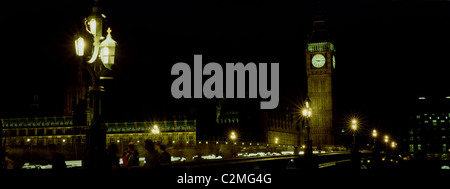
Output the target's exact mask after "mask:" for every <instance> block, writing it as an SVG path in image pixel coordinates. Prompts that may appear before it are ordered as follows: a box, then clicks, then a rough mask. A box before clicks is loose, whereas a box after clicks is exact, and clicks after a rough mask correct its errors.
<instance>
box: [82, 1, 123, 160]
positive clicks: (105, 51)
mask: <svg viewBox="0 0 450 189" xmlns="http://www.w3.org/2000/svg"><path fill="white" fill-rule="evenodd" d="M104 18H106V16H105V15H103V14H101V13H100V8H99V7H98V0H96V2H95V6H94V7H93V8H92V14H91V15H90V16H89V17H88V18H87V19H86V21H85V23H84V24H85V26H86V31H87V32H88V33H89V34H91V35H89V37H92V38H93V44H92V45H93V47H92V53H91V57H90V59H89V60H88V61H85V60H84V55H85V53H84V49H85V42H84V39H83V38H82V37H78V38H77V39H75V50H76V54H77V55H78V56H79V57H80V59H81V63H80V66H81V67H82V68H84V69H86V70H87V71H88V72H89V76H90V77H91V80H92V86H90V87H89V93H90V95H91V100H92V110H93V112H92V120H91V125H90V127H89V129H88V132H87V135H86V138H87V159H85V161H86V163H87V167H88V168H92V169H99V168H100V169H101V168H106V161H105V160H106V159H105V157H106V130H107V128H106V126H105V124H104V123H103V121H102V119H101V95H102V93H103V92H104V90H103V86H101V84H100V80H101V76H103V75H105V74H106V73H107V72H108V71H109V70H111V67H112V65H113V64H114V56H115V48H116V46H117V43H116V42H115V41H114V40H113V39H112V37H111V29H110V28H108V30H107V32H108V35H107V36H106V38H104V37H103V36H102V30H103V27H102V23H103V19H104ZM101 40H103V41H101Z"/></svg>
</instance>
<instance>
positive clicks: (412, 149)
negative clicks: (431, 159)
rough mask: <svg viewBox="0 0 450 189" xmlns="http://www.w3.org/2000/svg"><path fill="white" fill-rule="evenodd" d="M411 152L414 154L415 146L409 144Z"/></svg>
mask: <svg viewBox="0 0 450 189" xmlns="http://www.w3.org/2000/svg"><path fill="white" fill-rule="evenodd" d="M409 152H414V144H409Z"/></svg>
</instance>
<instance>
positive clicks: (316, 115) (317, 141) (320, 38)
mask: <svg viewBox="0 0 450 189" xmlns="http://www.w3.org/2000/svg"><path fill="white" fill-rule="evenodd" d="M305 53H306V77H307V84H308V94H307V95H308V97H309V99H310V101H311V108H312V112H313V114H312V116H311V120H310V127H311V140H312V145H313V146H321V145H333V144H334V136H333V95H332V94H333V87H332V86H333V74H334V68H335V57H334V55H335V47H334V45H333V43H331V41H330V37H329V33H328V31H327V29H326V23H325V19H323V18H322V19H321V18H318V17H316V18H315V20H314V21H313V31H312V33H311V34H310V36H309V37H308V39H307V44H306V50H305Z"/></svg>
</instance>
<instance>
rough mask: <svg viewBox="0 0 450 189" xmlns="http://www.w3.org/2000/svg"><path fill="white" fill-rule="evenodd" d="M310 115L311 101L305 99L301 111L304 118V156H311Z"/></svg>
mask: <svg viewBox="0 0 450 189" xmlns="http://www.w3.org/2000/svg"><path fill="white" fill-rule="evenodd" d="M311 114H312V108H311V101H310V100H309V98H308V97H307V98H306V101H305V106H304V108H303V110H302V115H303V117H305V118H306V119H305V124H306V151H305V155H307V156H310V155H312V141H311V138H310V137H311V136H310V135H311V126H310V120H311Z"/></svg>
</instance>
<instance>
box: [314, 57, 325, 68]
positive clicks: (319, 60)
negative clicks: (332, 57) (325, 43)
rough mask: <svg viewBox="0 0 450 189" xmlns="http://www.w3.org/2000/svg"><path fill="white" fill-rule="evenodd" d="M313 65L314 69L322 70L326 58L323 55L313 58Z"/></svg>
mask: <svg viewBox="0 0 450 189" xmlns="http://www.w3.org/2000/svg"><path fill="white" fill-rule="evenodd" d="M311 63H312V65H313V66H314V67H316V68H320V67H322V66H323V65H325V56H323V55H321V54H316V55H314V56H313V58H312V60H311Z"/></svg>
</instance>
